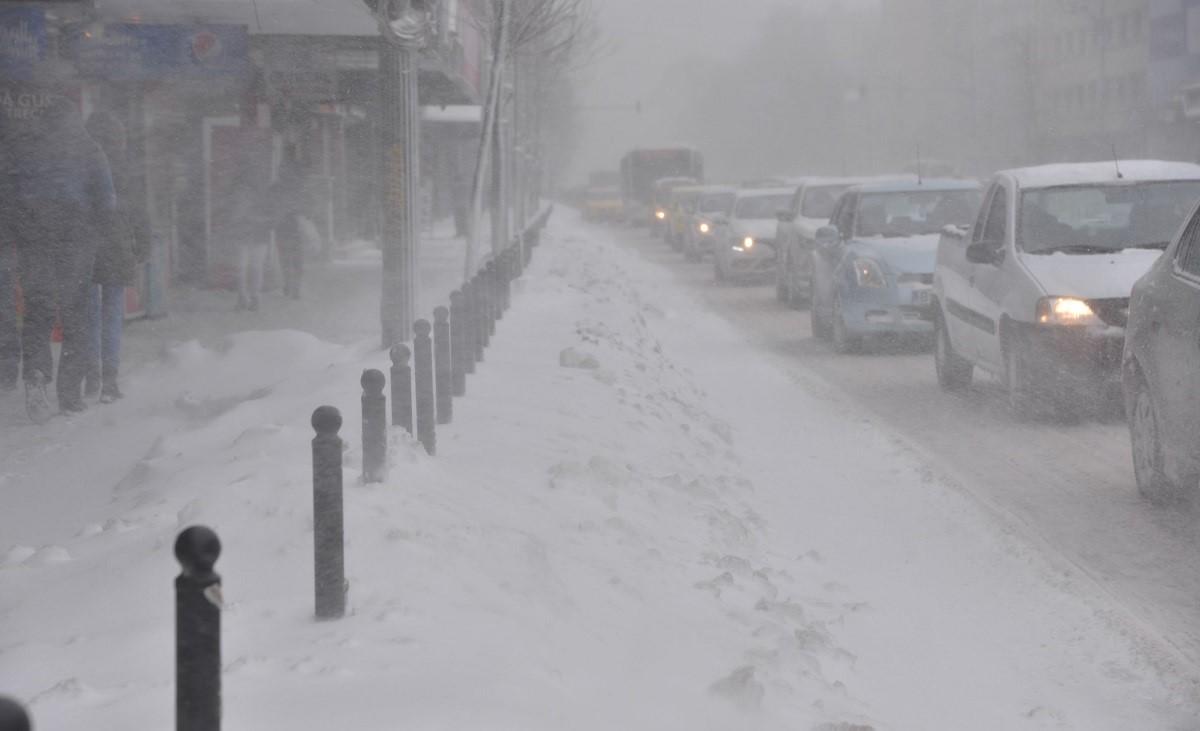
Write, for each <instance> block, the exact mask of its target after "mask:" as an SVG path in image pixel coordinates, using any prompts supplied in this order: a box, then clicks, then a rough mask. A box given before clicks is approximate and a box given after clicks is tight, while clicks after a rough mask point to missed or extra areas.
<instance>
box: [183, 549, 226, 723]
mask: <svg viewBox="0 0 1200 731" xmlns="http://www.w3.org/2000/svg"><path fill="white" fill-rule="evenodd" d="M220 555H221V541H220V539H219V538H217V534H216V533H214V532H213V531H212V530H211V529H209V528H205V527H204V526H202V525H193V526H191V527H189V528H185V529H184V530H183V531H182V532H181V533H180V534H179V537H177V538H176V539H175V558H176V559H178V560H179V564H180V565H181V566H182V567H183V570H182V571H181V572H180V574H179V576H177V577H175V729H176V731H220V728H221V577H220V576H218V575H217V573H216V572H214V571H213V565H215V564H216V562H217V558H218V557H219V556H220Z"/></svg>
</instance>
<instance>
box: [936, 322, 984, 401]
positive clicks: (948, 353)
mask: <svg viewBox="0 0 1200 731" xmlns="http://www.w3.org/2000/svg"><path fill="white" fill-rule="evenodd" d="M933 326H934V334H933V364H934V367H935V368H936V369H937V379H938V385H939V386H941V387H942V390H944V391H961V390H963V389H964V388H966V387H967V386H970V385H971V378H972V376H973V375H974V374H975V366H974V365H973V364H972V363H971V361H969V360H967V359H966V358H963V357H962V356H961V355H959V354H958V353H957V352H955V350H954V345H952V344H951V343H950V331H949V329H948V328H947V327H946V321H945V319H943V317H942V315H941V313H940V312H939V313H938V314H937V315H935V316H934V321H933Z"/></svg>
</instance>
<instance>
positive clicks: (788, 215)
mask: <svg viewBox="0 0 1200 731" xmlns="http://www.w3.org/2000/svg"><path fill="white" fill-rule="evenodd" d="M775 220H776V221H779V222H780V223H787V222H789V221H791V220H792V212H791V211H787V210H783V209H780V210H778V211H775Z"/></svg>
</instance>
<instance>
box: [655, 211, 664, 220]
mask: <svg viewBox="0 0 1200 731" xmlns="http://www.w3.org/2000/svg"><path fill="white" fill-rule="evenodd" d="M654 217H655V218H657V219H658V220H660V221H661V220H663V219H664V218H666V217H667V212H666V211H655V212H654Z"/></svg>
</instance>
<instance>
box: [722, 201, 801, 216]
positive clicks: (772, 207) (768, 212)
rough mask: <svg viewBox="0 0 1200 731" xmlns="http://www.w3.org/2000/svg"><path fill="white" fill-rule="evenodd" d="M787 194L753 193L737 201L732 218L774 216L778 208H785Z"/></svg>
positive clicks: (786, 205)
mask: <svg viewBox="0 0 1200 731" xmlns="http://www.w3.org/2000/svg"><path fill="white" fill-rule="evenodd" d="M790 201H791V196H789V195H755V196H749V197H746V198H742V199H741V200H739V201H738V202H737V208H736V209H735V210H734V213H733V215H734V218H775V214H776V213H777V212H779V210H780V209H783V208H787V207H788V203H789V202H790Z"/></svg>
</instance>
